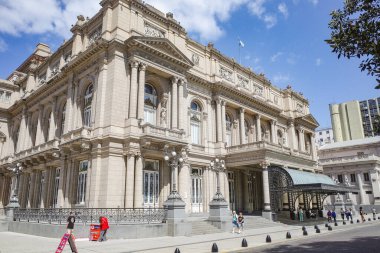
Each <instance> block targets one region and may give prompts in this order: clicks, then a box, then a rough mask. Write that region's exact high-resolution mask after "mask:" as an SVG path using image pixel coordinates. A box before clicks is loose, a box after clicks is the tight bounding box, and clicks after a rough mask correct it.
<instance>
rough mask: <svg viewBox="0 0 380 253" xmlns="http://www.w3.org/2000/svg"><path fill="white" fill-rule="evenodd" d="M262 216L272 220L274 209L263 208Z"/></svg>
mask: <svg viewBox="0 0 380 253" xmlns="http://www.w3.org/2000/svg"><path fill="white" fill-rule="evenodd" d="M261 216H262V217H263V218H265V219H267V220H270V221H272V211H266V210H263V212H262V213H261Z"/></svg>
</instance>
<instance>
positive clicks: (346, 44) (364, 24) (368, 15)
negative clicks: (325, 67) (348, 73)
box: [326, 0, 380, 89]
mask: <svg viewBox="0 0 380 253" xmlns="http://www.w3.org/2000/svg"><path fill="white" fill-rule="evenodd" d="M330 15H331V21H330V23H329V28H330V29H331V30H332V31H331V38H330V39H327V40H326V42H327V43H328V44H329V45H330V46H331V48H332V52H334V53H337V54H338V58H340V57H341V56H344V57H346V58H348V59H350V58H351V57H357V58H359V59H361V58H363V60H362V62H361V63H360V66H359V67H360V69H361V71H365V70H366V71H367V72H368V74H369V75H371V76H375V77H376V82H377V86H376V87H375V88H376V89H380V44H379V43H380V0H345V3H344V7H343V9H339V10H335V11H333V12H331V13H330Z"/></svg>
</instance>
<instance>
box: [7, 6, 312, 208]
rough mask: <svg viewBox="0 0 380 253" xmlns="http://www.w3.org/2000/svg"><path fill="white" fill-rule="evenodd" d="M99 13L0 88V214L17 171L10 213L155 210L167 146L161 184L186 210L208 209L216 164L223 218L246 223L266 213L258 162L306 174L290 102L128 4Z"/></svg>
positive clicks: (302, 133)
mask: <svg viewBox="0 0 380 253" xmlns="http://www.w3.org/2000/svg"><path fill="white" fill-rule="evenodd" d="M101 6H102V8H101V10H100V11H99V12H98V14H96V15H95V16H94V17H92V18H91V19H89V20H85V19H84V18H83V17H82V16H79V17H78V22H77V23H76V24H75V25H74V26H73V27H72V29H71V31H72V33H73V36H72V38H71V39H70V40H68V41H66V42H64V44H62V45H61V46H60V47H59V49H58V50H57V51H56V52H53V53H52V52H50V49H49V48H48V47H47V46H45V45H39V47H38V48H37V50H36V51H35V53H33V54H32V55H31V56H30V57H29V58H28V59H27V60H26V61H25V62H24V63H23V64H22V65H21V66H20V67H19V68H18V69H17V70H16V71H15V72H14V73H12V74H11V75H10V78H8V80H2V81H1V87H2V88H3V87H5V88H7V89H8V90H9V92H11V99H10V103H9V104H7V105H4V104H1V117H2V121H1V122H0V124H1V129H0V130H1V140H0V141H1V160H0V172H1V174H0V180H1V183H0V186H1V187H0V197H1V198H0V201H1V202H0V206H1V205H6V204H7V203H8V200H9V194H10V189H11V187H12V186H11V182H12V180H11V176H12V175H11V173H10V171H9V170H8V169H9V168H12V167H14V166H15V164H17V163H19V164H21V166H22V168H23V172H22V176H21V181H20V191H19V197H20V204H21V206H22V207H34V208H37V207H74V206H85V207H126V208H138V207H162V206H163V202H164V201H165V200H166V199H167V197H168V195H169V193H170V182H171V178H172V176H173V175H171V171H170V168H169V166H168V164H167V163H166V162H165V161H164V159H163V158H164V149H165V148H168V147H169V148H170V149H172V150H175V151H176V152H177V154H179V155H181V157H183V162H181V163H180V164H179V168H178V170H175V172H174V173H175V174H176V175H175V176H176V177H178V181H177V182H178V191H179V194H180V195H181V196H182V199H183V200H184V201H185V203H186V211H187V212H207V211H208V208H209V202H210V201H211V199H212V197H213V195H214V194H215V192H216V183H215V182H216V181H215V180H216V179H215V177H216V175H215V172H214V171H212V170H211V169H210V161H211V160H212V159H214V158H215V157H219V158H221V159H224V160H225V165H226V169H225V171H224V173H221V179H222V180H221V184H220V189H221V192H222V194H223V195H224V196H225V198H226V200H227V201H228V202H229V204H230V208H231V209H239V210H244V211H248V212H252V211H255V210H262V209H263V208H264V204H265V208H268V206H269V202H270V200H269V199H268V198H269V197H268V196H269V194H268V193H267V192H268V191H269V190H268V184H267V182H268V179H267V177H268V173H267V170H266V168H265V169H264V172H265V173H263V168H262V167H261V166H260V163H261V162H263V161H266V162H267V163H270V164H272V165H278V166H287V167H289V168H296V169H302V170H306V171H310V172H316V171H315V170H316V166H315V165H316V155H315V152H316V150H315V146H314V144H315V141H314V135H313V133H314V129H315V128H316V127H317V126H318V123H317V122H316V121H315V119H314V118H313V117H312V115H310V111H309V104H308V101H307V100H306V99H305V98H304V97H303V96H302V95H300V94H299V93H297V92H295V91H293V90H292V89H291V88H290V87H288V88H287V89H283V90H282V89H279V88H277V87H275V86H273V85H272V84H271V83H270V82H269V81H268V80H267V79H266V78H265V77H264V76H263V75H257V74H256V73H254V72H253V71H252V70H250V69H248V68H245V67H243V66H241V65H238V64H237V63H236V62H234V61H232V60H231V59H230V58H228V57H226V56H224V55H222V54H221V53H220V52H219V51H218V50H216V49H214V47H213V45H212V44H209V45H208V46H206V47H205V46H203V45H201V44H199V43H197V42H195V41H193V40H191V39H190V38H188V37H187V34H186V31H185V30H184V29H183V28H182V27H181V26H180V25H179V23H178V22H177V21H175V20H174V19H173V18H172V16H171V15H169V17H166V16H165V15H163V14H162V13H160V12H158V11H155V9H154V8H152V7H150V6H148V5H146V4H144V3H142V2H141V1H136V0H122V1H112V0H103V1H101ZM14 75H17V77H18V78H12V77H13V76H14ZM300 108H302V110H301V109H300ZM263 182H264V184H263Z"/></svg>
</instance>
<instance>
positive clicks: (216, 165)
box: [210, 158, 226, 202]
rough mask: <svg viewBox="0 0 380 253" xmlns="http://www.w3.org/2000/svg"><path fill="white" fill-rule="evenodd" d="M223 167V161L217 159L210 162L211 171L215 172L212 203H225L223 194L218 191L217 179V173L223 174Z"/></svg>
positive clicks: (218, 181) (218, 180)
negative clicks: (214, 190) (214, 188)
mask: <svg viewBox="0 0 380 253" xmlns="http://www.w3.org/2000/svg"><path fill="white" fill-rule="evenodd" d="M225 167H226V166H225V164H224V160H221V159H219V158H215V159H214V160H211V162H210V168H211V170H213V171H215V172H216V193H215V195H214V197H213V198H212V201H219V202H221V201H223V202H225V201H226V200H225V199H224V197H223V194H222V193H221V191H220V179H219V172H224V170H225Z"/></svg>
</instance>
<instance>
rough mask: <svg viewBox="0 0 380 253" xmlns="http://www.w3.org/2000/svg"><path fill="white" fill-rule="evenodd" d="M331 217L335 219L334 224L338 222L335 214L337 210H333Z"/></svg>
mask: <svg viewBox="0 0 380 253" xmlns="http://www.w3.org/2000/svg"><path fill="white" fill-rule="evenodd" d="M331 217H332V218H333V219H334V222H336V212H335V210H333V211H332V212H331Z"/></svg>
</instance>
